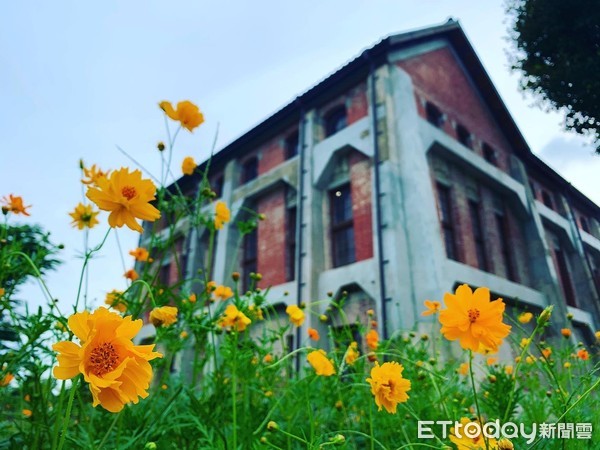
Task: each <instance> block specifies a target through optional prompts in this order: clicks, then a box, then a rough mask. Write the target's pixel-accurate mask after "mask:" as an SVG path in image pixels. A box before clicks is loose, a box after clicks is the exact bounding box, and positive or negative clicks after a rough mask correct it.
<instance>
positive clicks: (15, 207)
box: [2, 194, 31, 216]
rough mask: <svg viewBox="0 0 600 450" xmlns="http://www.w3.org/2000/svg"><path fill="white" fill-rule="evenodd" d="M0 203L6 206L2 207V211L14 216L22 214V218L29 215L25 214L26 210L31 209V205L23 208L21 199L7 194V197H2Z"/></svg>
mask: <svg viewBox="0 0 600 450" xmlns="http://www.w3.org/2000/svg"><path fill="white" fill-rule="evenodd" d="M2 203H4V204H5V205H6V206H3V207H2V211H6V212H11V213H14V214H23V215H24V216H29V215H30V214H29V213H28V212H27V208H31V205H29V206H23V198H22V197H18V196H14V195H12V194H9V196H8V197H2Z"/></svg>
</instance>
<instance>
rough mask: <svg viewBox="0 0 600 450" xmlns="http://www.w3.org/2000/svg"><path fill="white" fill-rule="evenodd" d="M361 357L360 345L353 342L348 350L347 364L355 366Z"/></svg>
mask: <svg viewBox="0 0 600 450" xmlns="http://www.w3.org/2000/svg"><path fill="white" fill-rule="evenodd" d="M359 356H360V352H359V351H358V344H357V343H356V342H351V343H350V345H349V346H348V349H347V350H346V358H345V361H346V364H348V365H349V366H351V365H353V364H354V363H355V362H356V360H357V359H358V357H359Z"/></svg>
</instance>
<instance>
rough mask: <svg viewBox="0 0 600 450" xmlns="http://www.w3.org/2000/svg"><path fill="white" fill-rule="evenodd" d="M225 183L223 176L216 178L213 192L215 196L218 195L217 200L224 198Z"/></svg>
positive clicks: (213, 183)
mask: <svg viewBox="0 0 600 450" xmlns="http://www.w3.org/2000/svg"><path fill="white" fill-rule="evenodd" d="M223 183H224V177H223V175H220V176H218V177H216V178H215V179H214V180H213V182H212V190H213V191H214V193H215V194H217V198H221V197H222V196H223Z"/></svg>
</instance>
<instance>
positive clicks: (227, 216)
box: [215, 202, 231, 230]
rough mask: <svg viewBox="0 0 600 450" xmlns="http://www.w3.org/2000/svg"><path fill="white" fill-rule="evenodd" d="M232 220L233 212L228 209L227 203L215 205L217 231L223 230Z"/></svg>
mask: <svg viewBox="0 0 600 450" xmlns="http://www.w3.org/2000/svg"><path fill="white" fill-rule="evenodd" d="M230 220H231V212H230V211H229V208H227V204H226V203H225V202H217V204H216V205H215V230H220V229H221V228H223V224H226V223H227V222H229V221H230Z"/></svg>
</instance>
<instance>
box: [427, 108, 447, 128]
mask: <svg viewBox="0 0 600 450" xmlns="http://www.w3.org/2000/svg"><path fill="white" fill-rule="evenodd" d="M425 115H426V116H427V121H428V122H429V123H430V124H432V125H433V126H436V127H438V128H439V127H441V126H442V125H443V124H444V115H443V114H442V112H441V111H440V109H439V108H438V107H437V106H435V105H434V104H433V103H431V102H427V103H425Z"/></svg>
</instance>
